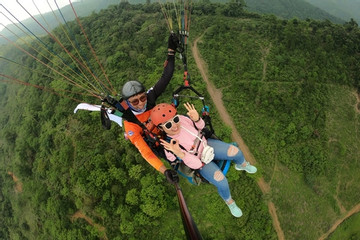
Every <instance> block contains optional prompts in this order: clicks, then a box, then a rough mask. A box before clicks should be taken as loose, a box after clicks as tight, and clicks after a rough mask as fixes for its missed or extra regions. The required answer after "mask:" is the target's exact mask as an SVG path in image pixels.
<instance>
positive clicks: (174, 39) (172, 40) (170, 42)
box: [168, 33, 180, 51]
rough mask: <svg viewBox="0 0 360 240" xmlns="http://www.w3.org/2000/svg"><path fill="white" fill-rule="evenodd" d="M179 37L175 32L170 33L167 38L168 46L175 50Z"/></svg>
mask: <svg viewBox="0 0 360 240" xmlns="http://www.w3.org/2000/svg"><path fill="white" fill-rule="evenodd" d="M179 43H180V41H179V38H178V37H177V36H176V34H175V33H171V34H170V36H169V39H168V48H170V49H172V50H174V51H176V49H177V48H178V46H179Z"/></svg>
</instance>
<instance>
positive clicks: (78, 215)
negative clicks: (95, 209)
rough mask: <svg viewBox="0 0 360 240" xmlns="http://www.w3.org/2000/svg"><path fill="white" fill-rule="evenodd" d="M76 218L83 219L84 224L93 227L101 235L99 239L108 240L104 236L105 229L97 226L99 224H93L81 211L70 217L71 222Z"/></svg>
mask: <svg viewBox="0 0 360 240" xmlns="http://www.w3.org/2000/svg"><path fill="white" fill-rule="evenodd" d="M78 218H82V219H84V220H85V221H86V222H88V223H89V224H90V225H91V226H94V227H95V228H96V229H97V230H98V231H99V232H101V233H103V237H102V238H101V239H103V240H108V238H107V236H106V233H105V230H106V229H105V227H103V226H101V225H99V224H96V223H94V222H93V220H92V219H91V218H89V217H88V216H86V215H85V214H84V213H83V212H82V211H81V210H79V211H77V212H76V213H74V214H73V215H72V216H71V221H72V222H73V221H75V220H76V219H78Z"/></svg>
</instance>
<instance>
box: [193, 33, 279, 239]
mask: <svg viewBox="0 0 360 240" xmlns="http://www.w3.org/2000/svg"><path fill="white" fill-rule="evenodd" d="M201 38H202V36H200V37H199V38H197V39H195V41H194V43H193V45H192V48H191V50H192V53H193V56H194V59H195V62H196V65H197V67H198V68H199V70H200V73H201V76H202V78H203V80H204V81H205V83H206V88H207V91H208V92H209V94H210V96H211V99H212V100H213V102H214V104H215V107H216V109H217V111H218V112H219V115H220V116H221V118H222V120H223V121H224V123H225V124H227V125H229V126H230V127H231V129H232V138H233V140H234V141H236V142H237V143H238V144H239V147H240V148H241V150H242V152H243V153H244V156H245V158H246V159H247V160H248V161H249V162H251V163H256V161H255V158H254V157H253V156H252V154H251V152H250V151H249V148H248V147H247V146H246V144H245V143H244V140H243V139H242V138H241V136H240V134H239V132H238V131H237V129H236V127H235V124H234V122H233V121H232V119H231V117H230V115H229V113H228V112H227V111H226V109H225V107H224V104H223V101H222V92H221V90H219V89H216V88H215V86H214V84H213V83H212V82H210V81H209V79H208V74H207V68H206V64H205V63H204V61H203V60H202V58H201V56H200V53H199V50H198V48H197V43H198V42H199V41H200V39H201ZM257 184H258V185H259V187H260V189H261V191H262V192H263V193H264V194H266V193H269V192H270V186H269V185H268V184H267V183H266V182H265V181H264V179H263V178H260V179H259V180H258V182H257ZM268 208H269V212H270V215H271V217H272V219H273V225H274V228H275V230H276V233H277V236H278V239H279V240H284V239H285V237H284V233H283V231H282V229H281V226H280V222H279V220H278V217H277V214H276V208H275V205H274V204H273V203H272V202H270V201H269V202H268Z"/></svg>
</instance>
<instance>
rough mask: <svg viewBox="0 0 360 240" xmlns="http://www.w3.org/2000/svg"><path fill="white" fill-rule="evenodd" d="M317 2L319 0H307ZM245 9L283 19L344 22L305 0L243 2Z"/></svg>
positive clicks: (250, 0) (256, 0) (249, 0)
mask: <svg viewBox="0 0 360 240" xmlns="http://www.w3.org/2000/svg"><path fill="white" fill-rule="evenodd" d="M309 1H319V2H324V1H321V0H309ZM245 2H246V5H247V9H248V10H249V11H252V12H257V13H267V14H274V15H276V16H278V17H282V18H284V19H291V18H294V17H296V18H299V19H306V18H310V19H315V20H324V19H328V20H329V21H331V22H334V23H343V22H344V20H343V19H340V18H338V17H335V16H333V15H331V14H329V13H328V12H326V11H325V10H322V9H320V8H318V7H316V6H314V5H312V4H310V3H308V2H306V1H305V0H245Z"/></svg>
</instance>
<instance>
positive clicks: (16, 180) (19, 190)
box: [8, 171, 23, 193]
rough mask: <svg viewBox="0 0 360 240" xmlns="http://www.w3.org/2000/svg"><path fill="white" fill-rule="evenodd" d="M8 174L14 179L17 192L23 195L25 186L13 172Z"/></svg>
mask: <svg viewBox="0 0 360 240" xmlns="http://www.w3.org/2000/svg"><path fill="white" fill-rule="evenodd" d="M8 174H9V175H10V176H11V177H12V179H13V181H14V183H15V192H17V193H22V191H23V185H22V182H21V181H19V179H18V178H17V177H16V176H15V174H14V173H13V172H10V171H9V172H8Z"/></svg>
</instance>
